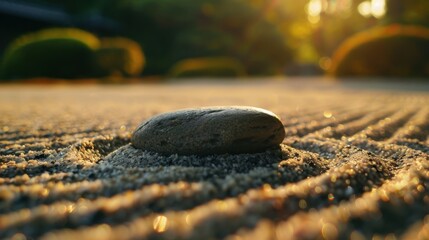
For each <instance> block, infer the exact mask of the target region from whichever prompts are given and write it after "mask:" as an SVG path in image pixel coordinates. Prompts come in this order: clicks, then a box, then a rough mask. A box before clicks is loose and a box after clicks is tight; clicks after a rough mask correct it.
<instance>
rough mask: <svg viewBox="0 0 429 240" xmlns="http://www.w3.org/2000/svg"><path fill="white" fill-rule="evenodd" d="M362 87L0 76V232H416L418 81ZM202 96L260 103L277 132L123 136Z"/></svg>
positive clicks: (426, 146)
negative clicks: (201, 139) (175, 145)
mask: <svg viewBox="0 0 429 240" xmlns="http://www.w3.org/2000/svg"><path fill="white" fill-rule="evenodd" d="M405 85H406V84H405ZM374 86H375V87H374ZM380 86H385V87H389V89H390V90H381V88H380ZM392 86H393V87H392ZM395 86H396V87H395ZM373 87H374V89H370V88H371V84H369V85H368V84H358V83H353V84H349V85H347V84H343V85H340V84H335V83H318V82H313V81H305V82H303V81H301V82H300V81H293V82H278V81H277V82H276V81H274V82H268V83H260V82H251V83H250V84H247V85H245V84H244V83H240V82H238V83H237V82H236V83H228V82H223V83H222V82H220V83H219V82H218V83H199V84H191V83H184V84H168V85H131V86H48V87H46V86H45V87H37V86H25V87H23V86H0V238H11V237H12V238H16V239H25V238H42V239H231V240H232V239H257V240H260V239H321V238H325V239H350V238H351V239H368V238H369V239H371V238H372V239H397V238H404V239H419V238H420V239H429V230H428V229H429V194H428V193H429V156H428V154H429V92H424V91H404V90H399V89H400V87H398V85H388V84H386V83H378V84H377V85H373ZM419 89H428V86H427V85H424V84H423V85H422V87H421V88H420V87H416V88H412V89H410V90H419ZM213 105H252V106H256V107H261V108H266V109H268V110H271V111H273V112H275V113H277V114H278V115H279V116H280V117H281V118H282V120H283V123H284V127H285V130H286V138H285V140H284V141H283V143H282V145H281V146H280V147H279V149H273V150H268V151H266V152H262V153H257V154H238V155H217V156H205V157H197V156H178V155H172V156H167V157H166V156H161V155H158V154H156V153H152V152H145V151H142V150H138V149H134V148H133V147H131V146H130V145H129V141H130V134H131V132H132V131H133V130H134V128H135V127H136V126H137V125H138V124H139V123H140V122H142V121H144V120H146V119H148V118H150V117H151V116H153V115H155V114H158V113H162V112H165V111H170V110H176V109H180V108H186V107H198V106H213Z"/></svg>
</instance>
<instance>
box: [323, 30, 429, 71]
mask: <svg viewBox="0 0 429 240" xmlns="http://www.w3.org/2000/svg"><path fill="white" fill-rule="evenodd" d="M329 73H330V74H331V75H333V76H335V77H399V78H402V77H417V78H427V77H429V29H427V28H424V27H419V26H411V25H408V26H407V25H398V24H394V25H389V26H384V27H377V28H374V29H371V30H368V31H364V32H361V33H358V34H356V35H354V36H352V37H350V38H349V39H347V40H346V41H345V42H344V43H343V44H342V45H341V46H340V47H339V48H338V49H337V51H336V52H335V53H334V55H333V58H332V66H331V68H330V69H329Z"/></svg>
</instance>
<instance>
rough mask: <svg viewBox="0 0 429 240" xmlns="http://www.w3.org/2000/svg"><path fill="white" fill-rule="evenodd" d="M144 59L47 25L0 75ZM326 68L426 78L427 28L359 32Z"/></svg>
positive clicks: (215, 63)
mask: <svg viewBox="0 0 429 240" xmlns="http://www.w3.org/2000/svg"><path fill="white" fill-rule="evenodd" d="M144 64H145V58H144V55H143V52H142V50H141V47H140V46H139V44H138V43H136V42H135V41H133V40H130V39H126V38H102V39H99V38H97V37H96V36H94V35H93V34H91V33H88V32H85V31H83V30H79V29H47V30H42V31H39V32H36V33H31V34H27V35H25V36H22V37H20V38H18V39H17V40H15V41H14V42H13V43H11V44H10V46H9V47H8V48H7V50H6V52H5V55H4V56H3V59H2V61H1V65H0V77H1V78H2V79H17V78H32V77H52V78H85V77H103V76H109V75H115V76H118V75H119V76H126V77H130V76H138V75H140V73H141V72H142V70H143V67H144ZM328 72H329V73H330V74H331V75H333V76H336V77H349V76H352V77H355V76H358V77H376V76H384V77H386V76H387V77H428V76H429V29H427V28H423V27H417V26H402V25H390V26H385V27H378V28H375V29H372V30H369V31H365V32H362V33H359V34H357V35H355V36H352V37H350V38H349V39H348V40H346V41H345V42H344V43H343V44H342V45H341V46H340V47H339V48H338V50H337V51H336V52H335V54H334V55H333V58H332V65H331V67H330V68H329V69H328ZM167 76H168V77H172V78H178V77H201V76H210V77H242V76H246V67H245V66H244V64H243V63H242V62H240V61H238V60H237V59H234V58H230V57H205V58H204V57H203V58H190V59H185V60H181V61H179V62H177V63H176V64H174V65H173V66H172V67H171V68H170V71H169V72H168V73H167Z"/></svg>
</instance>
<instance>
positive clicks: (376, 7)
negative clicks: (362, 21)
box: [371, 0, 386, 18]
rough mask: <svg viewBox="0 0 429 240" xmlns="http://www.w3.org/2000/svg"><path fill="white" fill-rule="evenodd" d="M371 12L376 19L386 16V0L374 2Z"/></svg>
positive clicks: (375, 0)
mask: <svg viewBox="0 0 429 240" xmlns="http://www.w3.org/2000/svg"><path fill="white" fill-rule="evenodd" d="M371 12H372V15H373V16H374V17H376V18H380V17H382V16H384V14H386V0H372V2H371Z"/></svg>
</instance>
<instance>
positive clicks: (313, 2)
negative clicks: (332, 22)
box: [307, 0, 322, 16]
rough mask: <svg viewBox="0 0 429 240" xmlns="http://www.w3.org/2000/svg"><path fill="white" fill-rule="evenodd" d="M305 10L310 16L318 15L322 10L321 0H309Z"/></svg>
mask: <svg viewBox="0 0 429 240" xmlns="http://www.w3.org/2000/svg"><path fill="white" fill-rule="evenodd" d="M307 12H308V15H310V16H319V15H320V13H321V12H322V0H310V2H309V3H308V5H307Z"/></svg>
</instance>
